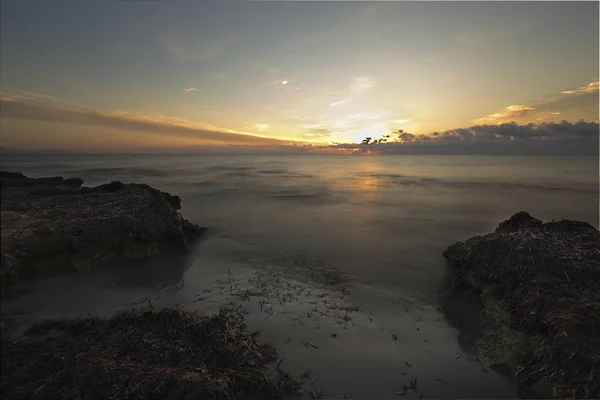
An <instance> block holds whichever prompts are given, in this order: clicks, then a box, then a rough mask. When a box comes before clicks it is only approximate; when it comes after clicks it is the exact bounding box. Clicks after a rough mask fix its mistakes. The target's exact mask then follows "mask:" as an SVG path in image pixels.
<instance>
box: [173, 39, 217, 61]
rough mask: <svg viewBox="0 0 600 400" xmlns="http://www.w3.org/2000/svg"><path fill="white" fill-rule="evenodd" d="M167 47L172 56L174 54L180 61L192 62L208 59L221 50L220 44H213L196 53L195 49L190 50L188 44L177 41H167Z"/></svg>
mask: <svg viewBox="0 0 600 400" xmlns="http://www.w3.org/2000/svg"><path fill="white" fill-rule="evenodd" d="M165 49H166V50H167V52H168V53H169V54H170V55H171V56H173V57H174V58H175V59H176V60H178V61H179V62H190V61H200V60H206V59H208V58H211V57H213V56H214V55H215V54H216V53H217V51H218V50H219V46H218V45H216V44H213V45H212V46H210V47H208V48H207V49H205V50H204V51H202V52H200V53H196V52H194V51H191V50H189V49H188V48H187V47H186V46H183V45H181V44H178V43H175V42H171V41H167V42H165Z"/></svg>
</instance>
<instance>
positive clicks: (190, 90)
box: [183, 87, 198, 92]
mask: <svg viewBox="0 0 600 400" xmlns="http://www.w3.org/2000/svg"><path fill="white" fill-rule="evenodd" d="M183 91H184V92H197V91H198V89H197V88H195V87H186V88H185V89H183Z"/></svg>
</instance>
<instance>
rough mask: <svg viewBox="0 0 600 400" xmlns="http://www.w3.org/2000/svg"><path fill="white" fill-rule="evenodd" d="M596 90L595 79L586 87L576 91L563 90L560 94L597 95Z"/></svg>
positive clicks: (597, 86) (596, 82)
mask: <svg viewBox="0 0 600 400" xmlns="http://www.w3.org/2000/svg"><path fill="white" fill-rule="evenodd" d="M598 88H599V85H598V80H597V79H596V80H595V82H590V83H589V84H587V85H586V86H582V87H578V88H577V89H571V90H565V91H563V92H561V93H562V94H567V95H582V94H592V93H595V94H596V95H598Z"/></svg>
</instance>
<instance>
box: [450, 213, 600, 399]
mask: <svg viewBox="0 0 600 400" xmlns="http://www.w3.org/2000/svg"><path fill="white" fill-rule="evenodd" d="M443 255H444V257H446V258H447V259H448V262H449V264H450V265H451V267H452V272H453V276H454V282H455V283H457V284H466V285H468V286H471V287H474V288H476V289H478V290H480V292H481V296H482V300H483V305H484V306H483V307H484V310H483V313H482V315H483V316H484V320H485V322H486V323H487V325H488V326H489V327H490V330H489V336H488V337H487V338H486V339H485V340H484V341H483V342H482V348H483V349H484V353H486V355H487V356H488V358H493V359H495V360H501V361H502V362H503V363H505V364H506V365H507V367H508V368H509V370H510V371H511V373H512V374H513V376H514V375H516V374H517V373H519V376H518V377H517V378H518V379H516V381H518V382H519V385H522V387H520V390H521V391H522V392H523V393H529V394H527V396H529V395H531V393H534V395H536V396H537V395H547V394H548V393H550V391H553V393H554V395H556V396H558V397H562V398H566V397H570V396H572V395H573V393H576V397H578V398H599V397H600V385H597V384H595V382H596V381H595V380H594V379H591V378H590V377H592V376H597V369H596V368H597V367H598V366H599V365H600V232H598V230H597V229H596V228H594V227H593V226H592V225H590V224H589V223H587V222H581V221H569V220H561V221H552V222H548V223H542V222H541V221H540V220H537V219H535V218H533V217H532V216H531V215H529V214H528V213H526V212H520V213H517V214H515V215H513V216H512V217H511V218H510V219H508V220H507V221H504V222H502V223H501V224H500V226H499V227H498V229H496V231H495V232H494V233H491V234H488V235H485V236H476V237H473V238H470V239H468V240H466V241H464V242H458V243H455V244H453V245H451V246H450V247H448V249H446V250H445V251H444V253H443ZM491 361H493V360H491ZM535 382H538V383H535ZM539 382H543V389H544V390H541V389H540V388H541V387H542V385H541V384H540V383H539Z"/></svg>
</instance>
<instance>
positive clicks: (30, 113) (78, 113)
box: [1, 95, 290, 145]
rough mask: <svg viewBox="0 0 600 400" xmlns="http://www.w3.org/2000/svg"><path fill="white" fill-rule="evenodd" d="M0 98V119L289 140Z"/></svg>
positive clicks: (250, 140) (243, 140)
mask: <svg viewBox="0 0 600 400" xmlns="http://www.w3.org/2000/svg"><path fill="white" fill-rule="evenodd" d="M1 99H2V100H1V101H2V114H1V117H2V118H9V119H18V120H28V121H43V122H58V123H65V124H78V125H87V126H99V127H104V128H112V129H121V130H130V131H139V132H144V133H148V134H153V135H162V136H177V137H185V138H193V139H199V140H205V141H213V142H224V143H233V144H253V145H277V144H282V143H287V142H290V141H285V140H279V139H273V138H269V137H262V136H257V135H251V134H248V133H245V132H236V131H232V130H227V129H219V128H215V127H211V126H206V125H201V124H198V123H195V122H193V121H189V120H185V119H181V118H172V117H166V116H162V115H153V114H144V113H132V112H127V111H98V110H93V109H88V108H76V107H65V106H58V105H46V104H36V103H32V102H27V101H23V99H15V97H14V96H12V97H11V96H10V95H8V96H7V95H3V96H2V97H1Z"/></svg>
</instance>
